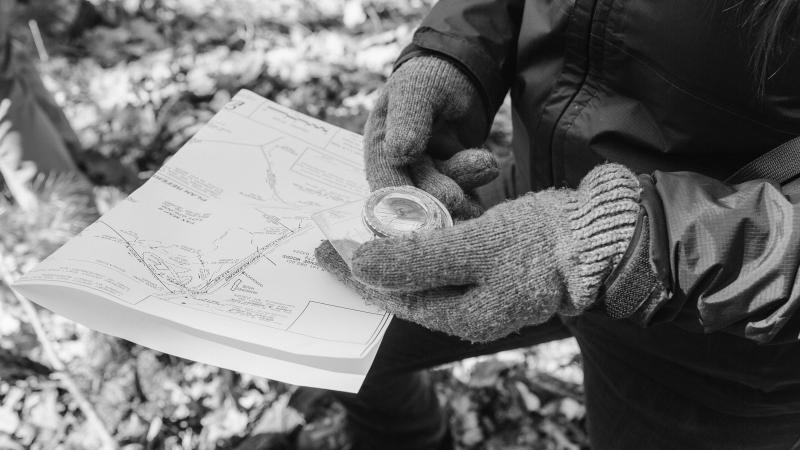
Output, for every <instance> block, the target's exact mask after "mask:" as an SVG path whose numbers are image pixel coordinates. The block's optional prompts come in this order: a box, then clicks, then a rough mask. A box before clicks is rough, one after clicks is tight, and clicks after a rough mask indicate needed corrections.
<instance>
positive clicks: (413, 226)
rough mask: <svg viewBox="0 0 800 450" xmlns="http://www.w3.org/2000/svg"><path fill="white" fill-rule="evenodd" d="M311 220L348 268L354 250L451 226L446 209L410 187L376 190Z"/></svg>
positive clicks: (323, 212)
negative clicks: (378, 242)
mask: <svg viewBox="0 0 800 450" xmlns="http://www.w3.org/2000/svg"><path fill="white" fill-rule="evenodd" d="M311 217H312V219H313V220H314V222H315V223H316V224H317V226H318V227H319V228H320V230H322V233H323V234H324V235H325V237H326V238H327V239H328V240H329V241H330V242H331V244H332V245H333V247H334V248H335V249H336V251H337V252H339V255H340V256H341V257H342V259H343V260H344V261H345V263H347V265H348V267H349V266H350V265H351V262H352V259H353V252H354V251H355V249H356V248H358V247H359V246H360V245H361V244H363V243H365V242H367V241H370V240H372V239H379V238H389V237H400V236H407V235H410V234H412V233H416V232H425V231H430V230H434V229H437V228H445V227H450V226H452V225H453V219H452V218H451V217H450V214H449V213H448V212H447V208H445V206H444V205H443V204H442V203H441V202H440V201H439V200H437V199H436V197H434V196H432V195H430V194H428V193H427V192H425V191H423V190H421V189H418V188H415V187H413V186H398V187H387V188H383V189H379V190H377V191H375V192H373V193H372V194H371V195H370V196H369V197H367V198H365V199H361V200H358V201H355V202H351V203H345V204H344V205H340V206H337V207H334V208H331V209H327V210H324V211H320V212H318V213H316V214H314V215H312V216H311Z"/></svg>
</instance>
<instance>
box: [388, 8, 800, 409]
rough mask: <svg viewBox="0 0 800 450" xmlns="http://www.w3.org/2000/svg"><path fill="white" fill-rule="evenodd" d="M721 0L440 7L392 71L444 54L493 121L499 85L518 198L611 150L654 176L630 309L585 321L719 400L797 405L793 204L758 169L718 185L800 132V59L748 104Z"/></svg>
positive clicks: (734, 15)
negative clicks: (507, 100) (758, 176)
mask: <svg viewBox="0 0 800 450" xmlns="http://www.w3.org/2000/svg"><path fill="white" fill-rule="evenodd" d="M731 3H732V2H726V1H722V0H713V1H707V2H706V1H697V0H675V1H672V2H669V3H668V4H664V3H663V2H656V1H651V0H634V1H625V2H622V1H613V0H573V1H571V2H570V1H563V2H554V1H548V0H529V1H524V0H501V1H498V0H443V1H441V2H440V3H439V4H437V5H436V6H435V7H434V9H433V11H432V12H431V13H430V15H428V16H427V18H426V19H425V20H424V22H423V23H422V25H421V26H420V28H419V29H418V31H417V32H416V34H415V36H414V40H413V44H412V45H411V46H409V47H408V48H407V49H406V50H405V51H404V53H403V54H402V55H401V57H400V58H399V59H398V64H402V63H403V62H404V61H406V60H407V59H409V58H411V57H414V56H416V55H419V54H423V53H424V54H430V53H433V54H438V55H440V56H442V57H444V58H448V59H450V60H451V61H453V62H455V63H456V64H457V65H459V66H460V67H462V68H463V69H464V70H465V71H466V72H467V73H468V74H470V76H471V77H472V78H473V79H474V81H475V82H476V83H477V85H478V86H479V87H480V89H481V91H482V93H483V95H484V99H485V106H486V111H485V112H484V113H485V115H486V116H487V117H492V116H493V115H494V113H495V112H496V111H497V109H498V108H499V106H500V104H501V103H502V101H503V98H504V96H505V95H506V93H507V92H508V90H509V89H510V91H511V98H512V108H513V121H514V153H515V159H516V164H517V169H518V185H519V186H518V188H519V189H520V190H519V192H524V191H527V190H537V189H541V188H545V187H549V186H554V185H555V186H576V185H577V183H578V182H579V180H580V179H581V177H582V176H583V175H584V174H585V173H586V172H587V171H588V170H590V169H591V168H592V167H593V166H595V165H597V164H598V163H600V162H602V161H605V160H608V161H616V162H619V163H622V164H625V165H626V166H628V167H630V168H631V169H632V170H634V171H636V172H638V173H641V174H651V175H645V176H643V177H642V178H641V179H642V181H643V184H644V191H643V198H644V200H643V202H644V205H645V207H646V214H645V215H643V217H642V218H641V220H640V225H639V229H638V230H637V241H636V243H638V252H637V245H633V246H632V247H631V251H630V252H629V255H628V258H627V259H626V264H625V273H627V274H630V273H633V274H634V275H633V276H632V277H631V276H629V277H628V278H629V279H628V280H627V282H628V284H629V285H631V284H633V285H634V287H638V288H639V289H640V290H639V291H637V292H636V293H637V295H638V297H637V299H634V304H627V305H623V306H626V307H627V306H631V308H629V309H630V310H629V311H623V313H624V314H621V315H625V316H631V317H627V318H626V319H622V320H619V319H612V318H610V317H609V313H608V312H607V311H603V310H597V311H593V312H591V313H588V314H586V315H585V316H586V317H585V318H584V319H582V320H584V322H585V323H586V325H585V326H584V328H585V329H587V330H591V331H590V333H592V339H593V340H595V341H602V340H606V341H608V342H609V343H610V347H613V348H616V349H618V350H615V351H618V353H619V354H618V356H619V358H620V359H623V360H628V361H640V362H641V363H640V364H638V365H637V364H635V363H631V370H636V371H639V372H642V371H643V372H644V373H645V374H646V375H647V376H652V377H656V378H658V379H660V380H662V383H663V384H665V385H668V386H670V387H673V388H674V389H675V390H679V391H680V392H681V393H682V395H683V394H687V395H690V396H692V397H693V398H696V399H699V401H701V402H702V403H703V404H705V405H707V406H709V407H712V408H714V409H717V410H719V411H722V412H726V413H731V414H737V415H754V416H758V415H773V414H780V413H787V412H793V413H798V412H800V344H799V343H798V338H800V312H797V310H798V308H800V276H798V273H800V204H797V203H795V202H797V201H798V199H797V198H796V196H794V195H787V191H786V188H782V187H781V186H778V185H777V184H775V183H773V182H770V181H767V180H756V181H753V182H748V183H743V184H740V185H729V184H727V183H725V182H724V181H723V180H724V179H725V178H726V177H727V176H729V175H730V174H732V173H733V172H734V171H735V170H736V169H738V168H739V167H741V166H742V165H744V164H745V163H746V162H748V161H750V160H751V159H753V158H755V157H756V156H758V155H760V154H762V153H764V152H766V151H768V150H770V149H771V148H772V147H774V146H776V145H778V144H780V143H782V142H784V141H787V140H789V139H790V138H792V137H794V136H797V135H800V82H798V80H800V52H798V51H794V52H793V53H791V54H789V55H787V56H786V57H785V60H784V61H781V65H779V66H778V65H776V66H775V67H774V68H773V70H772V71H774V74H773V75H772V76H771V78H770V79H769V80H768V82H767V84H766V89H765V93H764V95H763V96H761V97H759V95H757V83H756V81H755V79H754V77H753V75H752V71H751V68H750V67H751V66H750V54H751V50H750V43H749V39H748V33H747V32H746V30H745V29H744V28H743V27H742V26H741V23H742V21H743V11H741V10H739V9H737V8H736V7H735V6H734V7H730V6H731ZM745 3H746V2H745ZM633 266H635V267H633ZM632 267H633V268H632ZM622 278H624V277H622ZM614 280H616V278H614V279H612V280H611V281H614ZM631 280H633V283H631ZM608 286H609V296H610V294H611V293H612V291H613V292H616V291H618V290H619V289H617V288H616V287H615V285H614V284H613V283H612V284H609V285H608ZM642 286H645V287H647V289H642ZM628 294H630V292H629V293H628ZM621 297H622V298H625V297H626V296H625V295H624V293H623V294H622V295H621ZM627 297H630V295H628V296H627ZM624 301H631V300H630V298H627V299H625V300H624ZM610 302H611V299H610V297H609V303H610ZM617 306H619V305H617ZM622 309H623V310H624V309H626V308H625V307H623V308H622ZM634 309H635V311H634ZM617 312H619V311H617ZM631 312H633V314H632V315H631V314H630V313H631ZM611 315H614V314H611ZM643 327H644V328H643ZM644 361H646V363H645V362H644ZM645 366H646V367H645Z"/></svg>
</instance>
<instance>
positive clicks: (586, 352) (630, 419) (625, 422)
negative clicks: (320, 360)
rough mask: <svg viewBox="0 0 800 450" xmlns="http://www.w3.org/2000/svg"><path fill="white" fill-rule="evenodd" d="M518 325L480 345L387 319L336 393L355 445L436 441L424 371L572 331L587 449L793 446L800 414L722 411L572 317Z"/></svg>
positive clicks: (421, 445)
mask: <svg viewBox="0 0 800 450" xmlns="http://www.w3.org/2000/svg"><path fill="white" fill-rule="evenodd" d="M566 322H567V323H566V326H565V324H562V322H561V321H560V320H559V319H554V320H551V321H550V322H548V323H545V324H543V325H539V326H533V327H526V328H523V329H522V330H521V331H520V332H519V333H518V334H513V335H511V336H508V337H506V338H503V339H500V340H497V341H494V342H490V343H487V344H470V343H469V342H466V341H463V340H461V339H459V338H456V337H453V336H447V335H445V334H442V333H438V332H434V331H430V330H427V329H425V328H422V327H420V326H419V325H416V324H413V323H409V322H405V321H402V320H399V319H394V320H393V322H392V324H391V325H390V327H389V329H388V331H387V333H386V337H385V338H384V340H383V343H382V344H381V349H380V351H379V352H378V356H377V357H376V359H375V363H374V364H373V366H372V369H371V370H370V373H369V375H368V377H367V379H366V381H365V383H364V385H363V387H362V388H361V391H360V392H359V393H358V394H356V395H353V394H344V393H337V394H336V395H337V398H338V399H339V400H340V401H341V402H342V403H343V404H344V406H345V408H346V409H347V412H348V420H349V424H350V427H351V431H352V432H353V434H354V435H355V438H356V441H357V442H358V443H359V445H360V447H359V448H365V449H366V448H368V449H382V450H393V449H408V450H425V449H436V448H438V445H439V443H440V442H442V440H443V439H444V437H445V433H446V432H447V422H446V418H445V417H444V415H443V411H442V409H441V407H440V405H439V402H438V399H437V396H436V393H435V391H434V389H433V384H432V382H431V380H430V377H429V376H428V373H427V372H426V371H424V370H421V369H425V368H429V367H432V366H436V365H439V364H444V363H447V362H452V361H457V360H460V359H464V358H468V357H473V356H478V355H484V354H490V353H495V352H499V351H502V350H508V349H513V348H519V347H522V346H530V345H536V344H539V343H543V342H547V341H550V340H555V339H561V338H564V337H568V336H569V335H570V333H572V334H575V335H576V336H577V338H578V342H579V344H580V345H581V351H582V355H583V363H584V383H585V390H586V402H587V419H588V428H589V436H590V439H591V442H592V448H594V449H595V450H607V449H613V450H642V449H670V450H671V449H675V450H694V449H709V450H712V449H726V450H729V449H742V450H744V449H748V450H751V449H753V450H755V449H758V450H767V449H769V450H773V449H774V450H779V449H800V414H789V415H783V416H770V417H759V418H754V417H739V416H733V415H728V414H723V413H720V412H717V411H714V410H712V409H710V408H708V407H705V406H703V405H701V404H699V403H696V402H694V401H693V399H691V398H689V397H687V396H684V395H682V393H680V392H674V391H672V390H669V389H667V388H666V387H664V386H663V385H662V384H661V383H659V382H658V380H655V379H651V378H649V377H647V376H643V375H641V374H640V373H637V372H635V371H632V370H631V369H630V367H631V366H635V365H636V363H635V362H631V361H617V360H615V357H613V356H611V353H608V354H607V353H606V352H603V351H602V349H598V345H596V343H593V342H592V341H591V337H590V336H586V335H584V334H583V333H581V320H580V319H571V320H567V321H566Z"/></svg>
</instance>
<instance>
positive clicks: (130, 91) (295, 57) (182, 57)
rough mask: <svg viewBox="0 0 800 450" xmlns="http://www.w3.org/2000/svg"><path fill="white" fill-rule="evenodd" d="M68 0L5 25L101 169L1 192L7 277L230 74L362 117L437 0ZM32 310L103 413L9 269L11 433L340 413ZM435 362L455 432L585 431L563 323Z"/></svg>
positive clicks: (139, 175)
mask: <svg viewBox="0 0 800 450" xmlns="http://www.w3.org/2000/svg"><path fill="white" fill-rule="evenodd" d="M78 3H79V2H75V1H66V0H58V1H51V0H30V1H29V3H28V7H27V8H28V10H27V11H24V12H23V13H24V14H23V16H21V17H19V18H18V19H17V20H16V22H15V26H14V34H15V35H16V36H17V38H18V40H19V42H20V45H21V47H22V48H24V49H26V50H27V51H29V52H30V54H31V55H33V57H34V58H35V59H36V60H37V63H38V67H39V70H40V73H41V74H42V77H43V80H44V81H45V85H46V86H47V87H48V89H50V90H51V92H53V93H54V96H55V99H56V101H57V102H58V104H59V105H60V106H61V107H62V108H63V110H64V112H65V114H66V116H67V117H68V118H69V120H70V121H71V123H72V125H73V127H74V129H75V131H76V132H77V134H78V137H79V138H80V141H81V144H82V146H83V150H82V151H81V152H80V153H79V154H78V155H76V156H77V159H78V160H79V162H80V163H81V165H82V167H83V168H84V170H85V171H86V173H88V175H89V176H90V178H91V179H92V181H93V182H94V183H95V185H96V186H95V187H94V188H91V189H89V190H88V191H87V190H85V189H82V188H78V187H75V188H70V187H69V186H70V185H69V181H68V180H66V181H65V180H60V179H57V180H50V181H47V179H45V178H41V177H39V178H36V179H34V180H33V181H32V183H33V185H32V186H33V187H31V190H32V192H34V194H35V195H36V196H37V197H38V199H39V202H40V203H41V205H40V208H39V209H38V212H37V213H35V214H34V213H31V212H30V211H29V210H26V209H25V208H22V207H21V206H20V205H19V204H17V202H15V199H14V196H13V195H11V193H9V192H7V191H4V192H3V193H2V195H0V229H2V230H3V233H2V236H0V262H2V266H1V267H2V268H3V272H4V273H6V275H8V276H7V277H6V280H5V281H6V282H8V281H10V279H13V278H15V277H17V276H19V275H20V274H22V273H24V272H25V271H26V270H28V269H30V268H31V267H32V266H33V265H35V264H36V263H37V262H38V261H40V260H41V259H43V258H44V257H45V256H46V255H47V254H48V253H49V252H51V251H52V250H53V249H55V248H57V247H58V245H60V244H62V243H63V242H65V241H66V240H67V239H68V238H69V237H70V236H72V235H74V234H75V233H76V232H78V231H80V227H81V226H83V225H85V224H88V223H89V222H90V221H92V220H94V219H95V218H96V217H97V215H98V214H100V213H102V212H103V211H105V210H107V209H108V208H109V206H110V205H112V204H113V203H114V202H116V201H118V200H119V199H121V198H124V196H125V194H126V193H128V192H130V190H131V189H133V188H135V187H136V186H137V185H138V184H140V183H141V182H144V181H145V180H147V178H148V177H149V176H150V175H151V174H153V173H154V172H155V171H156V170H158V168H159V167H160V166H161V165H162V164H163V163H164V161H165V160H166V159H168V158H169V157H170V156H171V155H173V154H174V153H175V152H176V151H177V150H178V149H179V148H180V147H181V146H182V145H183V144H184V143H185V142H186V141H187V140H188V139H189V138H190V137H191V136H192V135H193V134H194V133H195V132H196V131H197V130H198V128H199V127H201V126H203V124H204V123H205V122H206V121H207V120H208V119H209V118H210V117H211V116H212V115H213V114H214V113H215V112H216V111H217V110H218V109H219V108H220V106H221V105H223V104H225V103H226V102H227V101H228V100H229V99H230V98H231V96H232V95H233V94H235V93H236V92H237V91H238V90H239V89H250V90H252V91H254V92H256V93H257V94H259V95H262V96H264V97H266V98H269V99H271V100H273V101H276V102H278V103H281V104H283V105H285V106H288V107H290V108H293V109H296V110H298V111H301V112H304V113H307V114H310V115H312V116H315V117H317V118H320V119H322V120H325V121H328V122H331V123H334V124H336V125H339V126H342V127H345V128H348V129H350V130H352V131H356V132H360V131H361V129H362V127H363V124H364V122H365V120H366V115H367V113H368V111H369V110H370V108H371V107H372V105H373V103H374V101H375V99H376V95H377V89H378V88H379V87H380V86H381V85H382V83H383V82H384V81H385V79H386V77H387V76H388V75H389V73H390V70H391V64H392V62H393V60H394V58H395V57H396V56H397V55H398V53H399V52H400V50H401V49H402V48H403V47H404V46H405V45H406V44H408V42H410V40H411V35H412V33H413V30H414V27H415V26H416V25H417V24H418V23H419V21H420V20H421V19H422V17H423V16H424V15H425V13H426V12H427V11H428V10H429V9H430V7H431V4H432V1H431V0H270V1H269V2H264V1H258V0H94V1H93V2H92V4H93V8H90V9H84V10H83V11H82V12H79V11H78V8H77V6H76V5H77V4H78ZM87 3H88V2H87ZM76 15H78V16H80V19H79V20H78V21H75V20H74V17H75V16H76ZM29 19H33V20H35V21H36V24H37V25H38V28H39V29H40V30H41V31H42V34H43V45H39V46H38V47H37V46H36V45H35V43H34V39H32V35H33V33H32V32H31V26H30V25H29V22H28V20H29ZM509 140H510V121H509V119H508V111H507V108H506V109H504V110H503V112H502V113H501V114H500V116H499V119H498V120H497V121H496V123H495V127H494V131H493V133H492V138H491V142H492V148H493V149H494V150H495V151H497V152H508V143H509ZM27 182H28V183H31V181H30V180H28V181H27ZM36 315H37V317H38V320H40V321H41V323H42V325H43V329H44V331H45V334H46V339H47V340H48V342H49V343H50V344H52V345H53V347H54V348H55V353H56V356H57V358H58V359H60V360H61V361H63V362H64V363H65V365H66V369H65V371H66V372H68V373H69V375H70V379H72V380H74V381H75V384H76V385H77V389H79V390H80V391H81V392H82V393H83V394H84V395H85V397H86V398H87V399H88V403H89V407H90V408H91V409H93V410H94V411H95V412H96V413H97V415H98V417H99V419H100V420H99V422H96V421H92V420H87V416H86V414H85V412H86V409H85V406H86V405H84V408H81V407H80V405H79V403H78V401H77V399H76V398H75V396H74V395H73V394H72V391H70V390H69V389H67V388H66V387H65V382H64V378H63V376H60V375H59V374H58V373H57V371H54V369H58V367H53V364H52V359H51V358H48V355H47V352H46V351H45V348H44V347H43V346H42V341H41V340H42V336H40V335H37V333H36V330H35V329H34V326H33V322H32V320H31V315H30V314H29V311H26V310H25V308H24V307H23V305H22V304H21V303H20V302H19V300H18V299H17V298H15V297H14V296H13V295H12V294H11V292H10V291H9V290H8V289H7V287H6V286H5V285H3V286H1V287H0V448H3V449H5V448H9V449H23V448H34V449H54V448H64V449H73V448H74V449H84V448H99V447H100V446H101V443H102V437H101V435H102V434H103V433H107V434H108V435H110V436H111V437H112V438H113V440H114V441H116V442H117V443H118V444H119V446H120V447H123V448H126V449H150V448H167V449H179V448H180V449H212V448H229V449H232V448H264V449H294V448H297V444H296V442H294V440H295V439H294V438H295V437H296V436H297V435H298V432H299V431H300V430H303V429H305V430H314V429H325V428H326V427H327V426H328V425H329V424H338V423H340V422H341V419H342V417H343V412H342V408H341V406H339V405H338V404H336V403H335V402H333V401H332V400H331V399H330V397H328V396H317V395H310V396H309V391H308V390H304V389H298V388H297V387H295V386H291V385H287V384H284V383H280V382H276V381H271V380H266V379H263V378H258V377H253V376H248V375H245V374H240V373H235V372H231V371H228V370H223V369H219V368H216V367H212V366H207V365H204V364H200V363H196V362H192V361H188V360H183V359H180V358H176V357H173V356H170V355H166V354H161V353H158V352H155V351H152V350H150V349H147V348H144V347H140V346H138V345H135V344H132V343H130V342H127V341H124V340H121V339H116V338H112V337H109V336H107V335H103V334H100V333H97V332H94V331H91V330H89V329H87V328H85V327H83V326H80V325H78V324H75V323H73V322H71V321H69V320H66V319H64V318H62V317H60V316H57V315H55V314H51V313H50V312H48V311H46V310H43V309H40V308H37V309H36ZM51 372H52V373H51ZM433 373H434V377H435V380H436V386H437V391H438V394H439V398H440V401H441V402H442V404H443V405H444V406H445V409H446V411H447V413H448V415H449V418H450V423H451V429H452V431H453V433H454V437H455V440H456V444H457V448H459V449H553V450H561V449H568V450H576V449H583V448H588V439H587V436H586V432H585V418H584V413H585V409H584V401H583V391H582V371H581V363H580V355H579V353H578V349H577V345H576V343H575V341H574V340H572V339H568V340H563V341H556V342H551V343H547V344H543V345H540V346H537V347H531V348H523V349H517V350H512V351H507V352H503V353H500V354H496V355H488V356H484V357H480V358H473V359H469V360H465V361H461V362H457V363H453V364H450V365H447V366H444V367H439V368H436V369H435V370H434V372H433ZM312 394H313V392H312ZM309 399H311V400H309ZM99 428H102V430H99ZM334 428H335V425H334ZM255 437H257V439H256V438H255ZM256 443H257V444H256Z"/></svg>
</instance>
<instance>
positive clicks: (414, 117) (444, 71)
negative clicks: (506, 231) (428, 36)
mask: <svg viewBox="0 0 800 450" xmlns="http://www.w3.org/2000/svg"><path fill="white" fill-rule="evenodd" d="M487 129H488V119H487V117H486V112H485V109H484V108H483V104H482V100H481V98H480V94H479V93H478V91H477V89H476V88H475V86H473V83H472V81H470V79H469V78H468V77H467V76H466V75H465V74H464V73H462V72H461V70H460V69H458V68H457V67H456V66H454V65H453V64H451V63H449V62H447V61H446V60H444V59H441V58H438V57H434V56H419V57H416V58H412V59H410V60H408V61H407V62H405V63H404V64H403V65H401V66H400V67H399V68H398V69H397V70H396V71H395V72H394V73H393V74H392V76H391V77H389V81H388V82H387V83H386V85H385V86H384V88H383V90H382V92H381V95H380V96H379V98H378V101H377V104H376V105H375V108H374V109H373V110H372V113H371V114H370V116H369V119H368V120H367V124H366V127H365V129H364V147H365V152H364V158H365V162H366V164H365V165H366V172H367V181H368V182H369V185H370V188H371V189H372V190H376V189H380V188H383V187H387V186H402V185H414V186H417V187H419V188H420V189H423V190H425V191H427V192H429V193H431V194H432V195H434V196H435V197H437V198H438V199H439V200H440V201H441V202H442V203H444V205H445V206H446V207H447V208H448V209H449V210H450V211H451V213H452V214H453V215H454V216H455V217H458V218H468V217H474V216H477V215H479V214H480V213H481V212H482V209H481V208H480V206H478V204H477V202H475V201H474V200H473V199H472V198H470V195H469V192H470V191H471V190H472V189H474V188H476V187H478V186H481V185H483V184H486V183H488V182H489V181H491V180H492V179H493V178H495V177H496V176H497V174H498V173H499V170H498V167H497V161H496V160H495V159H494V157H493V156H492V154H491V153H490V152H489V151H487V150H483V149H474V148H473V149H466V150H465V148H466V147H471V146H475V145H478V144H480V143H481V142H480V140H481V139H483V138H484V136H485V133H486V130H487Z"/></svg>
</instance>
